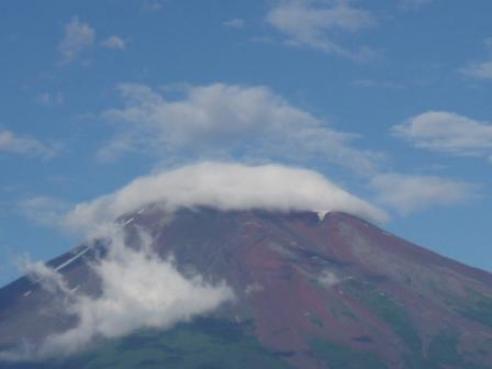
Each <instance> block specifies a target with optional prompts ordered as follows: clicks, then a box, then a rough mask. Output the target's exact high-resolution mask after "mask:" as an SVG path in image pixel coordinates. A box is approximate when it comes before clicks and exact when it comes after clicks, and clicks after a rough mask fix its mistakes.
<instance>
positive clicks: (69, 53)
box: [58, 17, 96, 64]
mask: <svg viewBox="0 0 492 369" xmlns="http://www.w3.org/2000/svg"><path fill="white" fill-rule="evenodd" d="M95 38H96V31H95V30H94V29H93V28H92V27H91V26H90V25H89V24H88V23H84V22H81V21H80V20H79V19H78V17H73V18H72V20H71V21H70V22H68V23H67V24H66V25H65V33H64V36H63V39H62V40H61V42H60V43H59V45H58V51H59V53H60V57H61V63H62V64H67V63H71V62H73V61H75V60H76V59H77V58H78V57H79V56H80V55H81V54H82V53H83V51H84V50H86V49H88V48H90V47H91V46H93V44H94V41H95Z"/></svg>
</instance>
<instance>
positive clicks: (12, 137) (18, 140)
mask: <svg viewBox="0 0 492 369" xmlns="http://www.w3.org/2000/svg"><path fill="white" fill-rule="evenodd" d="M2 152H3V153H7V154H18V155H25V156H36V157H41V158H43V159H50V158H52V157H53V156H55V155H56V154H57V152H58V149H57V147H55V146H54V145H48V144H45V143H42V142H41V141H39V140H37V139H35V138H32V137H27V136H19V135H17V134H15V133H14V132H12V131H9V130H0V153H2Z"/></svg>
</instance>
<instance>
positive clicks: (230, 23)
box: [223, 18, 244, 29]
mask: <svg viewBox="0 0 492 369" xmlns="http://www.w3.org/2000/svg"><path fill="white" fill-rule="evenodd" d="M223 24H224V26H226V27H229V28H236V29H241V28H243V27H244V19H240V18H234V19H229V20H227V21H225V22H224V23H223Z"/></svg>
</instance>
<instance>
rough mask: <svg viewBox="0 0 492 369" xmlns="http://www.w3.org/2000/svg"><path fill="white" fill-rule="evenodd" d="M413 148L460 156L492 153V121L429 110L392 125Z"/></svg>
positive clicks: (393, 129) (481, 155)
mask: <svg viewBox="0 0 492 369" xmlns="http://www.w3.org/2000/svg"><path fill="white" fill-rule="evenodd" d="M392 132H393V134H394V135H395V136H397V137H401V138H404V139H406V140H407V141H409V142H411V143H412V144H413V145H414V146H415V147H418V148H423V149H427V150H431V151H439V152H447V153H451V154H455V155H463V156H479V157H489V156H490V155H492V123H491V122H484V121H478V120H474V119H472V118H468V117H465V116H462V115H458V114H455V113H449V112H442V111H440V112H439V111H431V112H426V113H423V114H420V115H417V116H415V117H412V118H410V119H409V120H407V121H406V122H405V123H403V124H399V125H396V126H394V127H393V128H392Z"/></svg>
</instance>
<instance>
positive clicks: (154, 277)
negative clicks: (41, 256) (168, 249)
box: [0, 227, 234, 361]
mask: <svg viewBox="0 0 492 369" xmlns="http://www.w3.org/2000/svg"><path fill="white" fill-rule="evenodd" d="M106 231H107V233H105V234H104V235H105V237H106V238H108V237H109V239H110V240H111V241H110V242H111V243H110V246H109V253H108V255H107V256H106V257H105V258H104V259H101V260H98V261H97V262H95V263H94V264H93V265H91V268H92V270H93V272H94V273H95V274H96V275H97V276H98V277H99V279H100V281H101V293H100V294H99V295H98V296H96V297H93V296H88V295H86V294H83V293H80V292H78V291H77V288H76V286H75V288H71V287H70V286H68V284H67V282H66V281H65V279H64V277H63V275H62V274H61V273H60V272H59V271H57V270H56V269H52V268H49V267H47V266H46V265H44V264H42V263H26V271H27V274H28V275H29V276H30V278H31V279H33V280H34V281H36V282H37V283H40V285H41V287H42V288H43V289H45V291H47V292H48V293H51V294H52V295H53V298H54V299H57V301H59V303H60V304H63V306H64V308H65V309H66V311H67V313H68V314H71V315H73V316H74V317H76V318H77V324H76V325H75V326H74V327H73V328H71V329H68V330H67V331H64V332H61V333H57V334H53V335H51V336H48V337H46V339H45V340H44V341H43V342H42V343H41V344H40V345H39V346H26V348H27V349H28V351H23V350H22V348H20V349H19V351H12V352H4V353H0V358H3V359H4V360H13V361H18V360H39V359H45V358H49V357H60V356H65V355H71V354H73V353H76V352H78V351H80V350H82V349H84V348H86V347H87V346H88V345H89V344H90V343H91V342H92V341H93V340H94V339H97V338H115V337H121V336H125V335H128V334H130V333H131V332H133V331H135V330H137V329H141V328H158V329H167V328H170V327H172V326H173V325H174V324H176V323H178V322H182V321H189V320H190V319H191V318H193V317H194V316H196V315H201V314H206V313H209V312H211V311H213V310H215V309H216V308H217V307H219V305H221V304H222V303H224V302H227V301H229V300H231V299H233V298H234V294H233V291H232V290H231V289H230V288H229V287H228V286H227V285H226V284H225V283H224V282H221V283H218V284H215V285H212V284H210V283H208V282H206V281H205V280H204V279H203V278H202V277H201V276H199V275H194V276H185V275H183V274H181V273H180V272H179V271H178V270H177V269H176V267H175V265H174V261H173V260H172V258H170V259H167V260H163V259H161V258H160V257H158V256H157V255H155V254H154V253H153V252H152V251H151V250H152V245H151V244H150V238H149V237H145V236H142V237H141V238H140V241H141V244H140V245H138V246H139V247H136V246H137V245H135V244H132V245H131V246H129V245H126V243H125V234H124V232H123V231H122V230H121V229H120V228H116V227H109V228H106Z"/></svg>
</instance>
